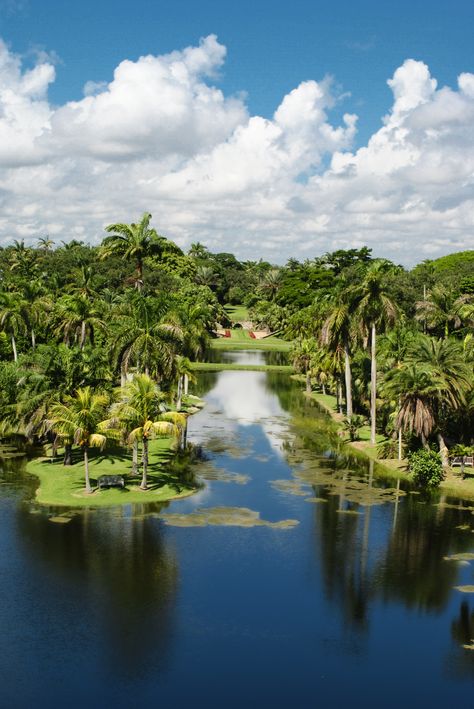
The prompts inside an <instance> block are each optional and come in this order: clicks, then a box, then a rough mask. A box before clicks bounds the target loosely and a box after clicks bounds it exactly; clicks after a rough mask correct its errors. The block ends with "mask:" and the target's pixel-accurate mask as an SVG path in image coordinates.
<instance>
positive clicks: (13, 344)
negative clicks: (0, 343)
mask: <svg viewBox="0 0 474 709" xmlns="http://www.w3.org/2000/svg"><path fill="white" fill-rule="evenodd" d="M11 341H12V350H13V360H14V361H15V362H18V352H17V351H16V340H15V335H13V334H12V336H11Z"/></svg>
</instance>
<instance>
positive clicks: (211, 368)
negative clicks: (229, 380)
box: [192, 362, 293, 374]
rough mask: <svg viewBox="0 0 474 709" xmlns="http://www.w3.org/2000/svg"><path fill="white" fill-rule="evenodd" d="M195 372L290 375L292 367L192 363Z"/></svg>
mask: <svg viewBox="0 0 474 709" xmlns="http://www.w3.org/2000/svg"><path fill="white" fill-rule="evenodd" d="M192 368H193V369H194V370H195V371H197V372H222V371H224V370H227V369H234V370H240V371H243V372H284V373H285V374H291V373H292V372H293V367H292V366H291V365H288V364H233V363H232V362H192Z"/></svg>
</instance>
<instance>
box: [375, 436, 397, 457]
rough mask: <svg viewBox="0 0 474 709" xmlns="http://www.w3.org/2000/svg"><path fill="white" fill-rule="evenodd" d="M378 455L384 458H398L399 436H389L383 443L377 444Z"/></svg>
mask: <svg viewBox="0 0 474 709" xmlns="http://www.w3.org/2000/svg"><path fill="white" fill-rule="evenodd" d="M377 457H378V458H383V459H389V458H392V459H393V458H397V457H398V439H397V438H393V437H392V438H387V439H386V440H385V441H382V443H379V445H378V446H377Z"/></svg>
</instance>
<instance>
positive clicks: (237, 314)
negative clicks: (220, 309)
mask: <svg viewBox="0 0 474 709" xmlns="http://www.w3.org/2000/svg"><path fill="white" fill-rule="evenodd" d="M224 308H225V311H226V312H227V315H228V316H229V318H230V319H231V320H233V322H243V321H246V320H248V319H249V311H248V308H246V307H245V305H224Z"/></svg>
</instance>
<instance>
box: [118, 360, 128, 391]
mask: <svg viewBox="0 0 474 709" xmlns="http://www.w3.org/2000/svg"><path fill="white" fill-rule="evenodd" d="M126 383H127V365H126V363H125V360H124V359H122V361H121V362H120V386H121V387H122V388H123V387H124V386H125V385H126Z"/></svg>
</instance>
